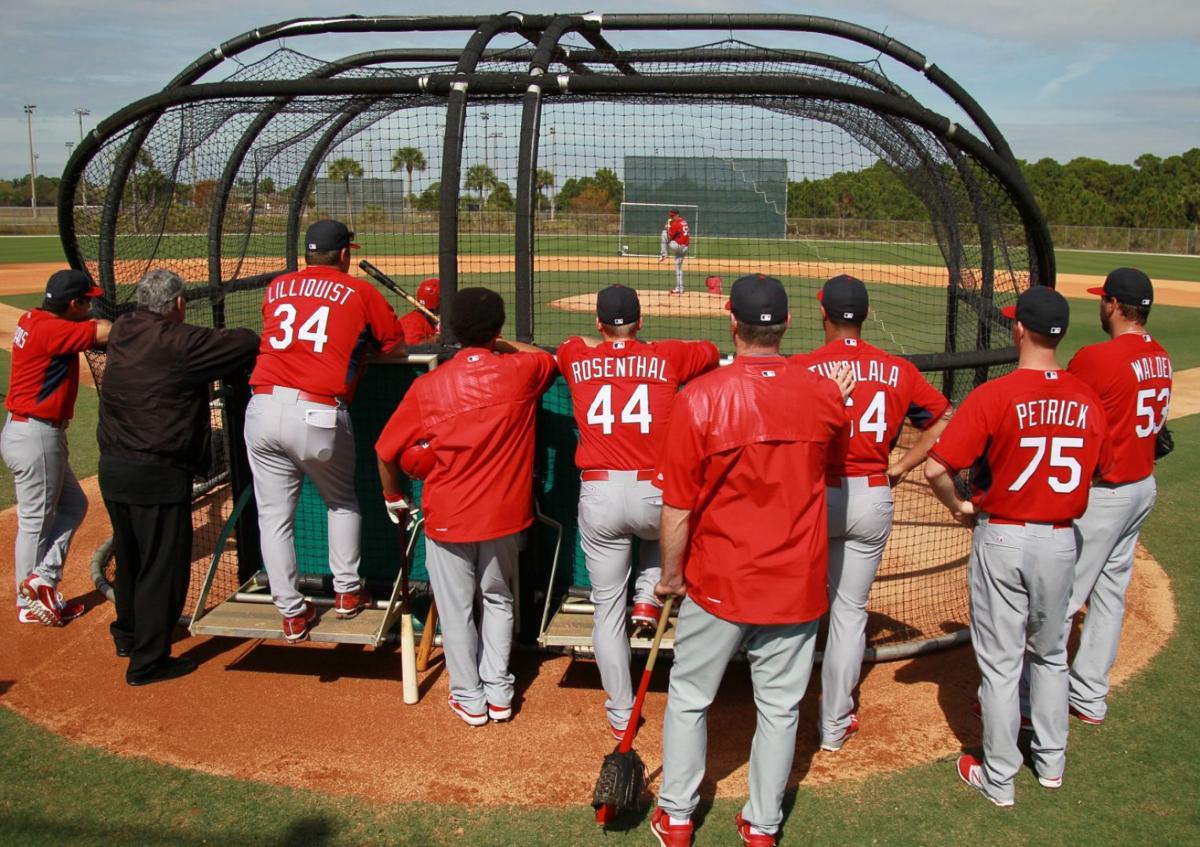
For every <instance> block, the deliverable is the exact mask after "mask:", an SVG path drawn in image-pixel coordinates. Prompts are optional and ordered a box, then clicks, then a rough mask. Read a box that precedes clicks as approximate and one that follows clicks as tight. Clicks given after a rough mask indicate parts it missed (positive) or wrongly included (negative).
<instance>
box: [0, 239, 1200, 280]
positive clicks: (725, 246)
mask: <svg viewBox="0 0 1200 847" xmlns="http://www.w3.org/2000/svg"><path fill="white" fill-rule="evenodd" d="M91 240H92V241H94V239H91ZM626 240H627V242H628V246H629V247H630V250H631V251H633V252H635V253H643V254H654V253H657V252H658V246H657V241H656V240H655V239H653V238H646V237H642V238H629V239H626ZM156 241H157V238H156V237H155V236H151V235H122V236H120V237H119V238H118V250H119V251H120V249H121V246H122V245H124V246H125V252H132V254H133V255H146V254H147V252H148V251H149V249H150V248H151V246H152V245H154V244H155V242H156ZM617 241H618V239H617V237H616V236H615V235H598V236H583V235H551V234H539V235H538V237H537V242H536V245H535V247H536V251H537V253H538V254H539V255H546V256H612V255H614V254H615V253H616V251H617V247H618V244H617ZM359 243H360V244H362V246H363V251H364V252H365V253H367V254H374V255H377V256H387V255H393V256H402V255H434V254H436V253H437V248H438V239H437V235H436V234H432V233H419V234H415V235H405V234H401V233H383V234H377V235H372V234H368V233H363V234H362V235H361V236H359ZM84 244H85V248H87V247H89V244H88V240H86V239H85V240H84ZM283 244H284V239H283V236H282V235H269V234H267V235H260V236H255V238H254V241H253V243H252V244H251V245H250V248H249V249H248V250H247V251H246V255H248V256H282V255H283V253H284V249H283ZM206 245H207V239H206V237H204V236H202V235H166V236H163V238H162V241H161V243H159V244H158V252H157V255H158V256H159V258H162V259H180V258H193V257H203V256H206V255H207V246H206ZM459 247H460V250H461V252H462V255H465V256H466V255H477V256H491V255H502V256H503V255H511V254H512V252H513V248H514V238H513V236H512V235H509V234H502V233H501V234H496V233H478V232H469V231H468V232H463V233H462V234H461V236H460V242H459ZM696 250H697V252H696V257H697V258H699V259H716V258H724V259H745V260H747V262H751V263H752V262H754V261H755V260H761V259H763V258H770V259H772V260H776V261H811V260H821V261H828V262H847V263H851V262H853V263H866V264H872V263H881V262H883V263H888V264H914V265H938V264H941V263H942V261H943V260H942V257H941V254H940V253H939V252H938V250H937V248H936V247H934V246H928V245H909V244H877V243H873V242H861V243H860V242H842V241H757V240H747V239H729V238H708V239H704V240H703V241H700V240H697V245H696ZM240 252H241V240H240V239H238V238H237V237H234V236H230V237H227V238H226V240H225V253H226V255H238V254H239V253H240ZM1056 258H1057V262H1058V270H1059V271H1060V272H1061V273H1076V274H1094V275H1099V276H1103V275H1104V274H1106V273H1108V272H1109V271H1110V270H1112V269H1113V268H1115V267H1119V266H1122V265H1133V266H1135V267H1139V268H1141V269H1142V270H1144V271H1145V272H1146V273H1148V274H1149V275H1150V277H1151V278H1152V279H1179V280H1192V281H1200V257H1195V256H1153V255H1148V254H1145V253H1098V252H1097V253H1093V252H1088V251H1082V250H1062V251H1059V252H1058V253H1057V256H1056ZM61 261H65V258H64V255H63V252H62V245H61V243H60V242H59V240H58V237H57V236H13V237H6V238H0V264H9V263H16V262H61Z"/></svg>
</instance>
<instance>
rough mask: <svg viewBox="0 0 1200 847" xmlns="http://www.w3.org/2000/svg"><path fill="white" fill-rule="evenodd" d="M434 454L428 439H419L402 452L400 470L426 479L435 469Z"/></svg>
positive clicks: (417, 477)
mask: <svg viewBox="0 0 1200 847" xmlns="http://www.w3.org/2000/svg"><path fill="white" fill-rule="evenodd" d="M433 465H434V455H433V450H431V449H430V448H429V442H428V441H419V442H417V443H416V444H414V445H413V446H411V447H409V448H408V449H407V450H405V451H404V452H403V453H401V454H400V470H402V471H404V472H405V473H406V474H408V475H409V476H410V477H412V478H413V479H424V478H425V477H427V476H429V472H430V471H431V470H433Z"/></svg>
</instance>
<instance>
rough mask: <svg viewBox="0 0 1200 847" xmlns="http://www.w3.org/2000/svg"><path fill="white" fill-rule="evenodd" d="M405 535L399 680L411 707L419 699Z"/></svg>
mask: <svg viewBox="0 0 1200 847" xmlns="http://www.w3.org/2000/svg"><path fill="white" fill-rule="evenodd" d="M406 535H407V533H405V532H404V531H403V530H401V531H400V543H401V544H402V545H403V553H404V558H403V559H402V560H401V563H400V568H401V571H400V679H401V682H402V684H403V686H404V702H405V703H407V704H409V705H412V704H413V703H416V702H417V700H419V699H420V695H419V694H418V693H417V650H416V645H415V643H414V641H413V619H412V606H411V604H410V602H409V596H408V572H409V569H410V564H411V563H412V557H411V556H410V555H409V545H408V543H407V541H408V539H407V538H406V537H405V536H406Z"/></svg>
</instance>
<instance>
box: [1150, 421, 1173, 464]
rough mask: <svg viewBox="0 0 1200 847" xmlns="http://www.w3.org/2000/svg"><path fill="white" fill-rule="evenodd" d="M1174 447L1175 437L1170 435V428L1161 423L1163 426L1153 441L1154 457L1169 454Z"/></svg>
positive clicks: (1157, 457) (1158, 457)
mask: <svg viewBox="0 0 1200 847" xmlns="http://www.w3.org/2000/svg"><path fill="white" fill-rule="evenodd" d="M1174 449H1175V438H1174V437H1173V436H1172V435H1171V430H1169V429H1167V425H1166V424H1163V428H1162V429H1160V430H1159V431H1158V438H1157V439H1156V440H1155V442H1154V458H1155V459H1161V458H1162V457H1163V456H1169V455H1170V454H1171V451H1172V450H1174Z"/></svg>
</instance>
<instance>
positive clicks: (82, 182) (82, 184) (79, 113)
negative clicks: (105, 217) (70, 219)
mask: <svg viewBox="0 0 1200 847" xmlns="http://www.w3.org/2000/svg"><path fill="white" fill-rule="evenodd" d="M71 111H73V112H74V113H75V116H76V117H77V118H79V143H80V144H82V143H83V118H84V116H85V115H90V114H91V113H92V111H91V109H85V108H83V107H82V106H76V107H75V108H74V109H72V110H71ZM192 182H195V180H194V179H193V180H192ZM79 188H80V190H81V191H82V193H83V205H85V206H86V205H87V179H85V178H84V176H83V175H82V174H80V176H79Z"/></svg>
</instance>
